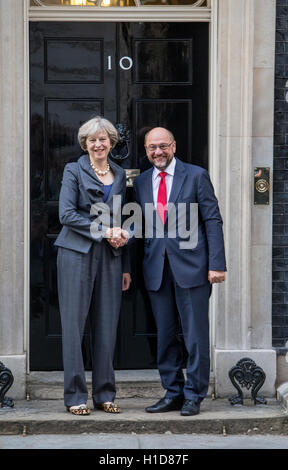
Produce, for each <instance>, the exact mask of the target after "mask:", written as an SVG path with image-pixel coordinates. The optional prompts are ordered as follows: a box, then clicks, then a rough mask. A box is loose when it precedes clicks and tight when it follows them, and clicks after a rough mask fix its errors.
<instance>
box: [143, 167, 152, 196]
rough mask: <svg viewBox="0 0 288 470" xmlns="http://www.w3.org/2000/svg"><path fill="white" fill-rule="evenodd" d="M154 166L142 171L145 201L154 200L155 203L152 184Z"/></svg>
mask: <svg viewBox="0 0 288 470" xmlns="http://www.w3.org/2000/svg"><path fill="white" fill-rule="evenodd" d="M153 169H154V168H153V167H152V168H149V170H146V171H145V172H144V173H142V178H143V183H142V186H141V188H142V187H143V190H142V189H141V191H142V194H143V200H144V202H152V203H154V199H153V186H152V175H153Z"/></svg>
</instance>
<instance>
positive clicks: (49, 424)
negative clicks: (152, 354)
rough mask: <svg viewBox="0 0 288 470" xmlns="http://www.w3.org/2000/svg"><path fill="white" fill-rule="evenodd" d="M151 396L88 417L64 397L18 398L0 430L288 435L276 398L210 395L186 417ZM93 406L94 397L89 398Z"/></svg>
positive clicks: (287, 420) (3, 412)
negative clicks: (257, 400) (239, 399)
mask: <svg viewBox="0 0 288 470" xmlns="http://www.w3.org/2000/svg"><path fill="white" fill-rule="evenodd" d="M154 402H155V400H153V399H147V398H122V399H121V398H120V399H119V400H117V403H118V404H119V405H120V407H121V409H122V412H121V413H120V414H117V415H113V414H108V413H104V412H103V411H100V410H91V414H90V416H80V417H79V416H73V415H71V414H70V413H68V412H67V411H66V409H65V408H64V405H63V400H55V399H54V400H29V401H26V400H25V401H15V405H14V408H0V434H2V435H9V434H11V435H12V434H15V435H16V434H20V435H23V436H25V435H29V434H30V435H31V434H38V435H39V434H82V433H95V434H99V433H108V434H109V433H115V434H123V433H126V434H130V433H136V434H152V433H154V434H163V433H168V434H170V433H172V434H173V433H174V434H192V433H196V434H200V433H204V434H222V435H226V434H227V435H229V434H248V435H249V434H288V415H287V413H286V412H285V410H284V409H282V408H281V405H280V403H279V402H278V401H277V400H276V399H268V404H267V405H257V406H255V405H254V404H253V403H252V402H251V400H250V399H249V400H245V401H244V405H243V406H234V407H233V406H231V405H230V403H229V401H228V399H216V400H212V399H210V398H206V399H205V400H204V401H203V403H202V405H201V412H200V414H199V415H197V416H189V417H184V416H181V415H180V412H179V411H171V412H169V413H157V414H151V413H147V412H145V407H146V406H148V405H151V404H153V403H154ZM88 405H89V406H91V405H92V404H91V401H90V400H89V401H88Z"/></svg>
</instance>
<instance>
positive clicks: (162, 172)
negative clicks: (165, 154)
mask: <svg viewBox="0 0 288 470" xmlns="http://www.w3.org/2000/svg"><path fill="white" fill-rule="evenodd" d="M159 175H160V177H161V179H162V180H163V179H164V178H165V176H166V175H167V173H166V171H160V173H159Z"/></svg>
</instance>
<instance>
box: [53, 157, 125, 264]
mask: <svg viewBox="0 0 288 470" xmlns="http://www.w3.org/2000/svg"><path fill="white" fill-rule="evenodd" d="M109 165H110V167H111V168H112V171H113V173H114V177H115V179H114V183H113V186H112V188H111V191H110V194H109V197H108V199H107V201H106V202H105V204H106V205H108V206H109V208H110V214H111V220H112V218H113V215H115V214H113V213H112V201H113V195H120V196H121V198H122V206H123V204H124V203H125V193H126V174H125V171H124V170H123V169H122V168H121V167H120V166H118V165H117V164H116V163H114V162H112V161H111V160H110V159H109ZM103 195H104V185H103V183H102V182H101V181H100V180H99V179H98V178H97V176H96V175H95V173H94V171H93V170H92V168H91V166H90V162H89V156H88V155H83V156H82V157H80V158H79V160H78V161H77V162H73V163H67V165H66V166H65V168H64V173H63V179H62V186H61V191H60V197H59V219H60V222H61V224H62V225H63V228H62V230H61V232H60V233H59V235H58V237H57V239H56V241H55V245H56V246H60V247H63V248H68V249H70V250H74V251H78V252H80V253H88V252H89V251H90V248H91V246H92V243H100V242H101V241H102V239H103V238H102V237H101V238H97V239H95V237H93V235H92V233H93V232H92V233H91V224H92V222H93V218H95V216H94V217H93V215H91V214H90V211H91V206H93V204H95V203H97V202H103V200H102V198H103ZM120 220H121V219H120ZM111 226H112V224H111ZM103 243H108V242H107V241H106V240H104V241H103ZM109 247H110V248H111V251H112V253H113V254H114V255H115V256H120V255H122V254H123V253H125V256H124V257H123V261H124V263H123V272H128V271H129V270H130V269H129V260H128V257H127V250H126V249H125V247H124V248H119V249H117V250H116V249H114V248H113V247H111V246H110V245H109Z"/></svg>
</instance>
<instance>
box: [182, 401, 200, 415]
mask: <svg viewBox="0 0 288 470" xmlns="http://www.w3.org/2000/svg"><path fill="white" fill-rule="evenodd" d="M199 413H200V403H196V402H195V401H193V400H185V401H184V405H183V406H182V409H181V415H182V416H194V415H198V414H199Z"/></svg>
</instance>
